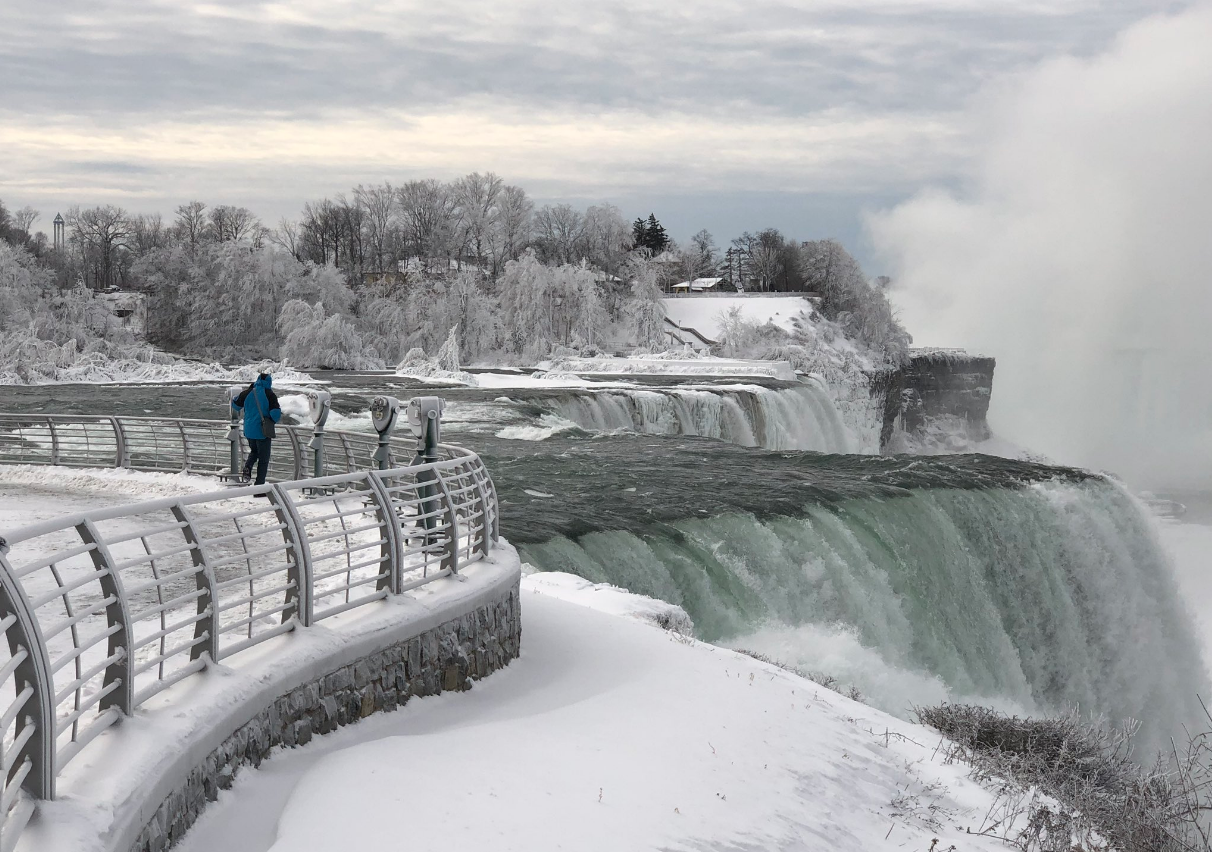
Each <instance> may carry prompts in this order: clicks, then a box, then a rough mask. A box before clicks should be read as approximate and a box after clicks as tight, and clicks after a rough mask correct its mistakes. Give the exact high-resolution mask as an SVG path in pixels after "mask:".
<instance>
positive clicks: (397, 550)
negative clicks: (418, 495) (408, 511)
mask: <svg viewBox="0 0 1212 852" xmlns="http://www.w3.org/2000/svg"><path fill="white" fill-rule="evenodd" d="M366 481H367V484H368V485H369V486H370V493H371V495H372V496H373V497H374V501H375V515H376V516H377V517H378V519H379V523H380V524H382V525H383V529H384V531H385V534H386V538H387V541H385V542H384V543H383V546H382V547H381V548H380V552H381V553H382V555H383V556H385V557H387V565H388V568H389V571H388V574H389V576H388V578H387V580H386V581H384V580H380V581H379V585H378V588H379V589H387V590H388V591H390V592H391V593H392V594H393V595H398V594H400V593H401V591H402V589H403V586H404V570H403V568H404V565H403V562H404V560H403V558H402V557H401V556H400V554H401V552H402V551H403V547H402V545H401V543H400V517H399V515H397V514H396V508H395V505H394V504H393V503H392V501H391V493H390V492H389V491H388V490H387V484H386V483H385V482H383V480H382V479H380V478H379V474H378V472H377V471H373V470H372V471H370V472H369V473H368V474H366Z"/></svg>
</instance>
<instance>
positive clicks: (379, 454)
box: [370, 396, 400, 470]
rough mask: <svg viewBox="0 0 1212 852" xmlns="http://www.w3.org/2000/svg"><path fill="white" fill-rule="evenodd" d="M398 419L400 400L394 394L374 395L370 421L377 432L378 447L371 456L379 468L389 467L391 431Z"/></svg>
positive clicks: (385, 468)
mask: <svg viewBox="0 0 1212 852" xmlns="http://www.w3.org/2000/svg"><path fill="white" fill-rule="evenodd" d="M399 419H400V400H398V399H396V398H395V397H394V396H376V397H375V398H374V399H373V400H371V403H370V422H371V424H373V425H374V427H375V431H376V432H378V433H379V448H378V449H377V450H375V454H374V456H373V457H372V458H373V459H374V461H375V463H376V464H377V465H378V466H379V470H387V469H388V468H390V467H391V433H392V430H393V429H395V428H396V423H397V422H398V421H399Z"/></svg>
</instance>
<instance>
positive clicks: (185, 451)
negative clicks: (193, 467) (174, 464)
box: [177, 420, 190, 473]
mask: <svg viewBox="0 0 1212 852" xmlns="http://www.w3.org/2000/svg"><path fill="white" fill-rule="evenodd" d="M177 431H178V432H180V433H181V461H182V466H181V469H182V470H184V471H185V472H186V473H189V462H190V458H189V437H188V436H187V435H186V434H185V424H184V423H182V422H181V421H180V420H178V421H177Z"/></svg>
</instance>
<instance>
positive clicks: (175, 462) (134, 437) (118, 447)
mask: <svg viewBox="0 0 1212 852" xmlns="http://www.w3.org/2000/svg"><path fill="white" fill-rule="evenodd" d="M314 434H315V432H314V430H313V429H312V428H311V427H309V426H293V425H282V424H279V425H278V439H277V440H276V441H275V442H274V449H273V453H272V454H271V456H270V465H269V477H270V479H274V480H279V481H281V480H293V479H302V478H303V477H304V476H307V475H310V474H312V473H313V469H314V468H313V463H312V462H313V456H312V454H311V453H309V448H310V445H309V443H308V442H309V439H311V438H312V437H313V436H314ZM324 436H325V438H326V443H325V447H326V452H324V453H323V455H322V464H323V472H324V474H325V475H327V476H332V475H337V474H342V473H354V472H355V471H359V470H367V469H368V468H371V467H374V466H375V464H374V462H373V456H374V453H375V450H376V449H377V448H378V446H379V439H378V437H377V436H375V435H374V434H371V433H359V432H326V433H324ZM232 441H236V442H237V457H238V458H241V459H243V458H247V457H248V442H247V441H246V440H245V439H244V437H243V436H242V435H241V434H240V433H239V430H238V429H237V430H233V429H232V428H231V423H229V422H227V421H223V420H183V419H171V418H155V417H108V416H93V415H60V414H49V415H47V414H0V464H31V465H66V466H69V467H121V468H128V469H130V470H144V471H151V472H154V473H178V472H181V471H184V472H187V473H199V474H234V473H238V471H236V470H232V469H231V449H232ZM390 444H391V448H392V450H393V454H394V455H395V456H397V457H400V458H411V456H412V454H413V447H414V445H415V442H414V441H409V440H407V439H405V438H395V437H393V438H391V439H390Z"/></svg>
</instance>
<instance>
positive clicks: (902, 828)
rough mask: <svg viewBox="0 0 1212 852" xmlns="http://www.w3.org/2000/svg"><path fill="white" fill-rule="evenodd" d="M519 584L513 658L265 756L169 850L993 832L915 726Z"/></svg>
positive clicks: (980, 845)
mask: <svg viewBox="0 0 1212 852" xmlns="http://www.w3.org/2000/svg"><path fill="white" fill-rule="evenodd" d="M581 596H582V597H583V598H584V599H592V597H593V593H592V592H582V593H581ZM522 603H523V624H524V627H523V648H522V657H521V659H520V660H518V661H516V662H514V663H513V664H512V665H511V666H510V667H509V668H508V669H506V670H505V671H503V672H499V673H497V674H494V675H493V676H492V677H490V678H489V679H488V680H486V681H484V682H482V683H480V684H477V685H476V687H475V689H474V690H473V691H472V692H471V693H470V694H461V695H452V696H441V697H438V698H427V699H423V700H419V701H415V702H412V703H410V704H408V705H407V706H406V707H405V708H403V709H402V710H399V711H397V712H394V713H389V714H384V715H382V716H379V717H376V718H371V719H368V720H365V721H363V722H361V723H359V724H358V725H356V726H354V727H352V728H348V729H345V730H343V731H340V732H337V733H335V734H332V735H329V736H327V737H322V738H320V739H319V740H317V741H315V742H313V743H312V744H311V745H309V746H307V747H305V748H302V749H296V750H293V751H287V752H282V753H279V754H276V755H275V756H274V757H273V759H271V760H270V761H268V762H267V763H266V764H265V765H264V766H263V768H262V769H261V770H259V771H257V772H251V773H246V774H244V775H242V776H241V777H240V778H239V779H238V780H237V783H236V785H235V787H234V788H233V790H232V791H230V792H227V793H224V794H222V796H221V798H220V800H219V802H218V803H217V804H215V805H212V806H211V808H210V809H209V811H208V812H207V813H205V814H204V815H203V817H202V819H201V820H200V821H199V823H198V824H197V825H196V827H195V828H194V830H193V832H192V833H191V834H190V835H189V836H188V837H187V838H186V839H185V841H184V842H183V843H182V844H180V845H179V846H178V847H177V848H178V849H179V850H180V852H210V850H215V849H232V850H240V852H261V850H266V849H273V850H275V852H285V851H286V850H290V851H291V852H319V850H325V852H328V850H332V851H333V852H335V850H345V849H396V848H402V847H403V846H404V845H406V846H407V848H409V849H416V850H426V849H439V848H441V849H446V850H481V849H493V850H511V849H517V850H545V849H577V850H596V849H601V850H612V852H616V850H621V849H658V848H662V849H703V850H708V849H710V850H724V849H729V850H736V849H788V850H790V849H803V850H830V852H837V850H873V849H902V848H903V849H910V850H925V849H927V848H929V847H930V842H931V840H932V838H934V837H939V838H941V839H942V841H943V842H942V843H940V845H939V848H941V849H946V848H947V846H948V845H950V844H951V843H952V842H955V843H957V844H958V846H957V848H958V849H960V850H982V849H989V850H992V849H999V850H1000V849H1004V848H1005V847H1004V846H1003V845H1001V844H1000V843H998V842H996V841H995V840H993V839H991V838H977V837H972V836H968V835H966V834H965V833H964V831H963V829H964V827H966V826H973V827H974V828H976V827H978V826H979V824H980V822H981V820H982V818H983V817H984V815H985V813H986V811H987V809H988V807H989V802H990V800H989V797H988V795H987V794H986V793H985V792H984V791H982V790H980V789H979V788H978V787H976V786H975V785H974V784H973V783H972V782H970V781H968V780H967V779H966V778H965V777H964V771H963V769H962V768H960V767H957V766H944V765H942V758H941V756H939V755H938V754H936V753H935V746H936V745H937V743H938V736H937V735H935V734H933V733H931V732H930V731H927V730H926V729H923V728H919V727H916V726H913V725H908V724H906V723H904V722H901V721H899V720H897V719H894V718H892V717H890V716H887V715H886V714H883V713H880V712H878V711H875V710H872V709H871V708H868V707H866V706H864V705H861V704H856V703H854V702H851V701H849V700H848V699H846V698H843V697H841V696H839V695H836V694H834V693H832V692H829V691H827V690H825V689H823V688H820V687H817V686H816V685H815V684H812V683H809V682H807V681H804V680H802V679H800V678H797V677H794V676H792V675H789V674H787V673H785V672H782V671H781V670H778V669H774V668H772V667H769V666H766V665H763V664H761V663H757V662H756V661H753V660H751V659H749V658H747V657H741V656H738V655H736V654H734V653H732V652H730V651H725V650H723V649H718V648H714V647H712V646H709V645H703V644H701V643H698V642H694V641H691V640H688V639H686V638H684V637H681V636H678V635H676V634H673V633H668V632H665V631H662V630H660V629H658V628H656V627H653V626H650V625H648V624H645V623H641V622H639V621H637V620H633V619H630V618H626V617H620V616H616V615H609V614H605V613H602V612H597V611H593V610H591V609H588V608H586V607H583V606H579V605H577V604H575V603H569V602H566V601H562V600H558V599H556V598H554V597H551V596H550V595H548V594H545V593H541V592H540V591H538V586H537V584H536V583H535V582H534V581H533V580H524V581H523V601H522ZM886 729H887V730H890V731H892V732H894V733H893V734H891V735H890V736H889V737H888V738H887V739H886V737H885V730H886ZM898 731H900V732H903V733H904V734H905V735H906V736H908V737H909V738H911V739H912V740H914V741H916V742H909V741H902V740H900V739H898V737H897V736H896V734H895V732H898ZM939 782H941V784H940V785H939V786H937V787H933V786H932V785H935V784H938V783H939ZM909 796H916V797H918V798H917V799H916V801H917V807H916V808H915V809H907V808H906V807H905V803H906V802H908V801H911V800H910V799H908V798H906V797H909ZM894 802H898V803H899V804H900V806H899V807H898V806H897V805H896V804H894ZM933 805H937V806H938V808H939V809H938V810H937V812H936V813H935V814H934V816H933V817H932V812H931V810H930V808H931V807H932V806H933ZM932 819H937V820H938V821H937V822H934V823H932V822H931V820H932Z"/></svg>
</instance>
